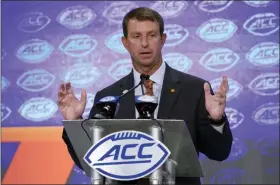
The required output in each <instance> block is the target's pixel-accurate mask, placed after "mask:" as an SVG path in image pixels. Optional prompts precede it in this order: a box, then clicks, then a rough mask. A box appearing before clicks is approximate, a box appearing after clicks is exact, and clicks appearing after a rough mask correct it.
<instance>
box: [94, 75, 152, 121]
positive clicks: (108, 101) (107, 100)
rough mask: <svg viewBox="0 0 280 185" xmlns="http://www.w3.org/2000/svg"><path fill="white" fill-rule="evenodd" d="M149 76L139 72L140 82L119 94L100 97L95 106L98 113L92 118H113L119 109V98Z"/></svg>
mask: <svg viewBox="0 0 280 185" xmlns="http://www.w3.org/2000/svg"><path fill="white" fill-rule="evenodd" d="M149 78H150V76H149V75H145V74H141V75H140V82H139V83H138V84H137V85H136V86H134V87H132V88H131V89H129V90H128V91H126V92H125V93H124V94H122V95H121V96H106V97H103V98H101V99H100V100H99V101H98V102H96V104H95V107H96V108H97V110H98V113H97V114H95V115H94V116H93V119H113V118H114V117H115V116H116V113H117V112H118V110H119V102H120V99H121V98H123V97H124V96H126V95H127V94H128V93H130V92H131V91H133V90H134V89H136V88H137V87H138V86H139V85H142V84H143V83H144V81H145V80H148V79H149Z"/></svg>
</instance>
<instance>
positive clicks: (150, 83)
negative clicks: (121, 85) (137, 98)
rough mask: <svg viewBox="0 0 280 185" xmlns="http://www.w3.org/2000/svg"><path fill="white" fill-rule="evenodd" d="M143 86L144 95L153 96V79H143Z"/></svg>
mask: <svg viewBox="0 0 280 185" xmlns="http://www.w3.org/2000/svg"><path fill="white" fill-rule="evenodd" d="M144 87H145V88H146V95H149V96H153V95H154V93H153V81H152V80H150V79H149V80H145V81H144Z"/></svg>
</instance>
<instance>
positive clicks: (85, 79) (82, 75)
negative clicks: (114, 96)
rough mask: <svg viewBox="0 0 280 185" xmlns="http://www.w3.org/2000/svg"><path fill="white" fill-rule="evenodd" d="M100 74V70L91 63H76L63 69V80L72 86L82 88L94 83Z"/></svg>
mask: <svg viewBox="0 0 280 185" xmlns="http://www.w3.org/2000/svg"><path fill="white" fill-rule="evenodd" d="M100 76H101V73H100V70H98V68H97V67H95V66H93V65H92V64H91V63H78V64H74V65H73V66H72V67H71V68H70V69H69V70H66V71H65V73H64V74H63V81H64V82H71V85H72V86H73V87H76V88H83V87H88V86H89V85H92V84H94V83H95V82H96V81H97V80H98V79H99V77H100Z"/></svg>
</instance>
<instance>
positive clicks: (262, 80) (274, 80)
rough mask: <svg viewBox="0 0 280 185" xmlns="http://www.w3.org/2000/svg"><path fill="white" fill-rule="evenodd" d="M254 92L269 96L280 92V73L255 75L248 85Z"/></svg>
mask: <svg viewBox="0 0 280 185" xmlns="http://www.w3.org/2000/svg"><path fill="white" fill-rule="evenodd" d="M248 87H249V89H251V90H252V91H253V92H254V93H256V94H259V95H263V96H268V95H276V94H279V74H278V73H264V74H260V75H259V76H257V77H255V78H254V79H253V80H252V81H251V83H250V84H249V85H248Z"/></svg>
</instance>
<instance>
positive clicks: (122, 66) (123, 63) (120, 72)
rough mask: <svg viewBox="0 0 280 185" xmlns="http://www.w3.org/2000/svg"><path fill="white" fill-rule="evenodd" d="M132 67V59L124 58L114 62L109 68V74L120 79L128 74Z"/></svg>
mask: <svg viewBox="0 0 280 185" xmlns="http://www.w3.org/2000/svg"><path fill="white" fill-rule="evenodd" d="M131 69H132V64H131V60H130V59H122V60H119V61H117V62H116V63H113V65H111V67H110V68H109V70H108V73H109V75H110V76H111V77H112V78H114V79H115V80H119V79H121V78H122V77H124V76H125V75H127V74H128V73H129V72H130V71H131Z"/></svg>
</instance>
